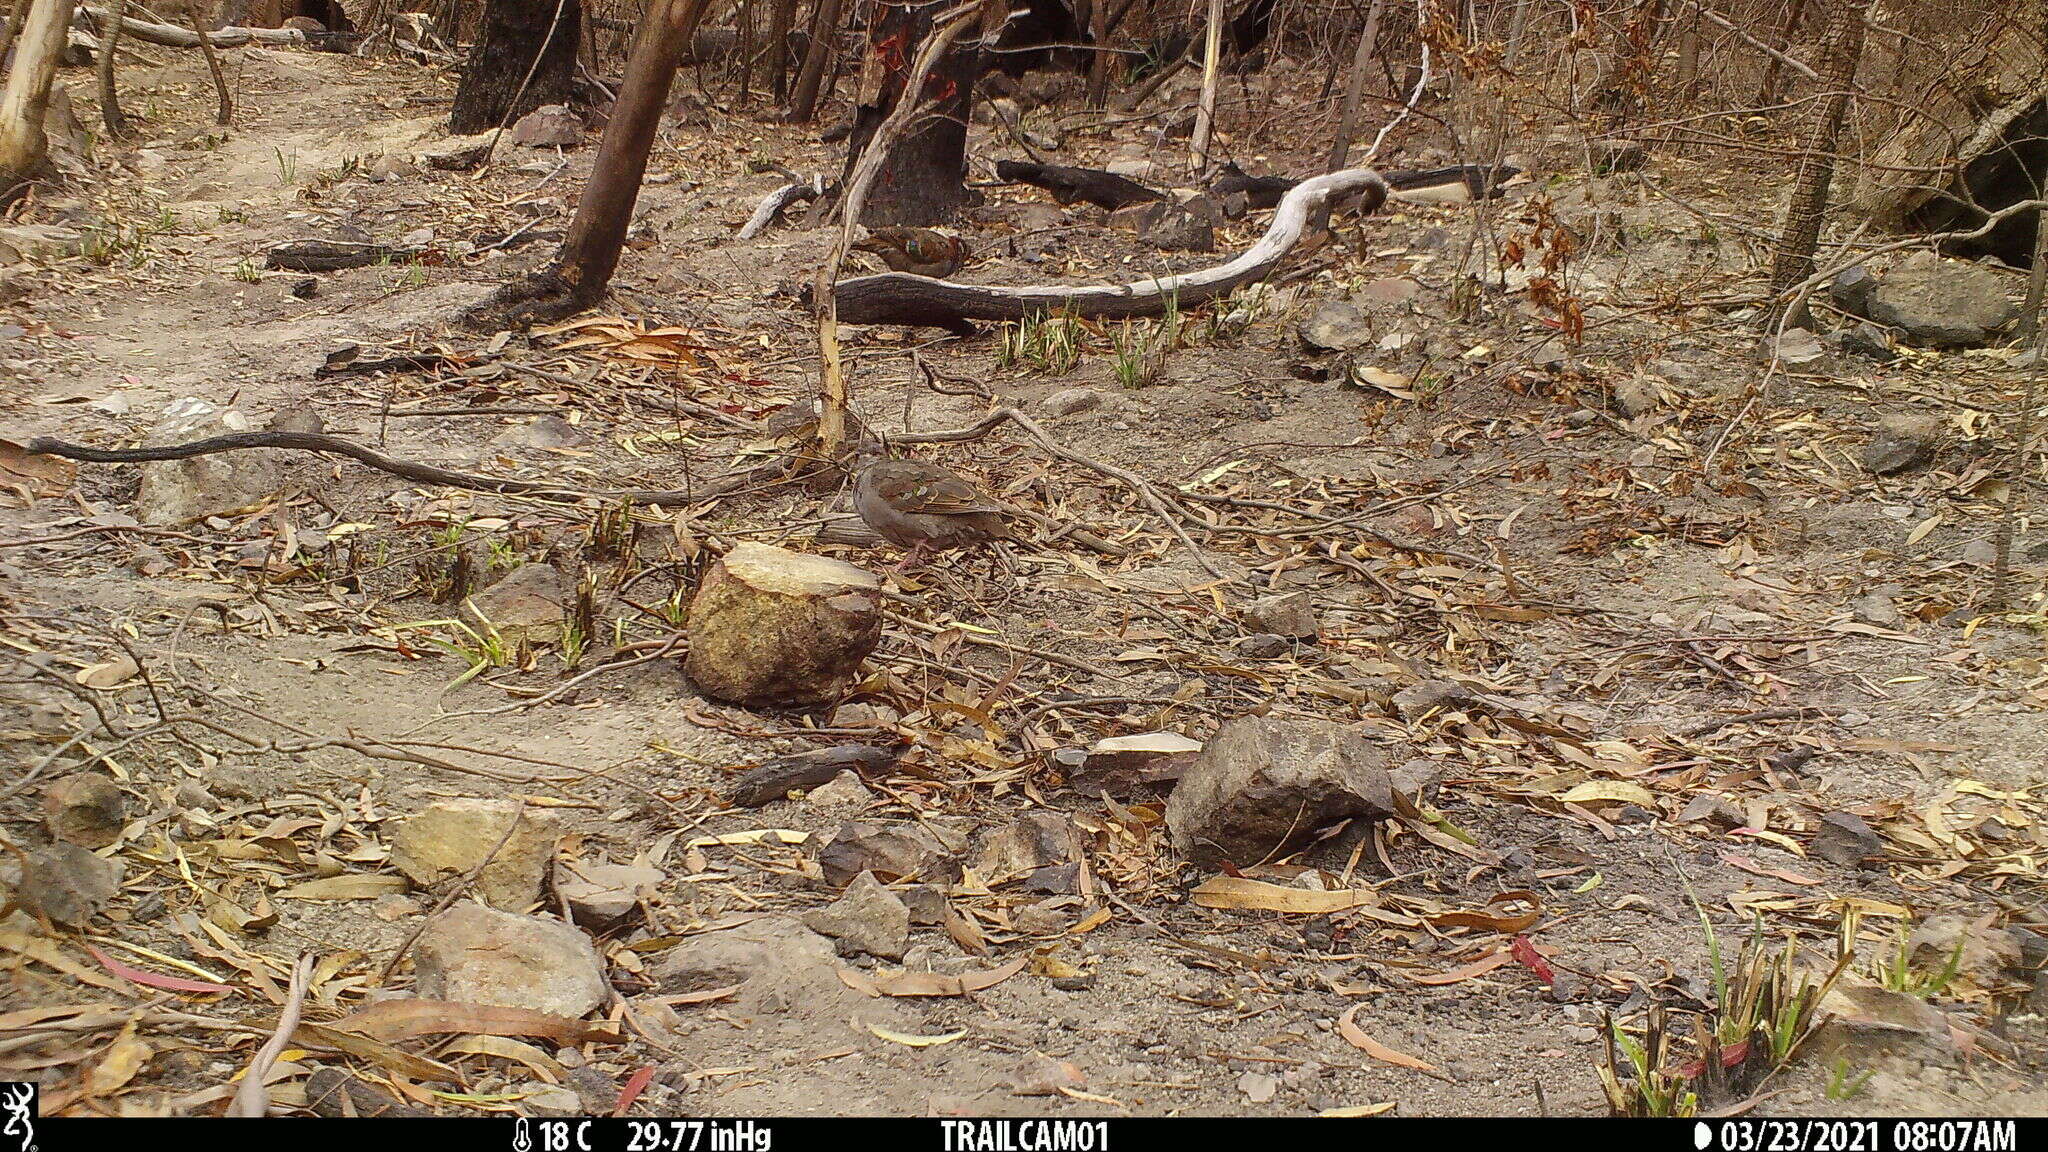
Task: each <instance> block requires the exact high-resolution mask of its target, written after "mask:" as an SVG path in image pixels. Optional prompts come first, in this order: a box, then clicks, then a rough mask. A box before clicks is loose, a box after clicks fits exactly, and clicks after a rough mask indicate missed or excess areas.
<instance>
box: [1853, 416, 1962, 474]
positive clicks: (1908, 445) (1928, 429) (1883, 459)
mask: <svg viewBox="0 0 2048 1152" xmlns="http://www.w3.org/2000/svg"><path fill="white" fill-rule="evenodd" d="M1941 427H1942V425H1941V418H1940V417H1938V416H1888V417H1886V418H1885V419H1884V420H1883V421H1881V422H1880V423H1879V424H1878V429H1877V433H1876V434H1875V435H1873V436H1872V437H1871V438H1870V443H1869V444H1867V445H1865V446H1864V449H1863V454H1862V461H1863V467H1864V468H1865V469H1866V470H1868V471H1870V472H1873V473H1875V474H1877V475H1879V476H1892V475H1896V474H1897V473H1900V472H1910V471H1913V470H1914V469H1917V468H1925V467H1927V466H1928V465H1929V464H1931V463H1933V462H1934V453H1935V449H1936V448H1938V447H1939V446H1940V444H1941Z"/></svg>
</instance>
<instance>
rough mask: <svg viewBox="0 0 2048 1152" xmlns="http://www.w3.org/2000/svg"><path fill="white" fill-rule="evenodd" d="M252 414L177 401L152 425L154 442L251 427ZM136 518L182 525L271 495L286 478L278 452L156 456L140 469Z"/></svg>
mask: <svg viewBox="0 0 2048 1152" xmlns="http://www.w3.org/2000/svg"><path fill="white" fill-rule="evenodd" d="M250 427H251V425H250V421H249V418H248V417H247V416H246V415H245V414H243V413H242V412H241V411H240V410H238V409H235V408H223V407H221V406H219V405H217V404H213V403H210V402H208V401H205V400H201V399H198V398H197V397H192V396H188V397H185V398H184V399H181V400H173V401H172V402H171V403H170V404H169V405H167V406H166V407H165V408H164V414H163V416H162V417H161V418H160V419H159V420H158V421H157V423H156V427H155V428H153V429H151V431H150V434H149V437H148V439H147V441H146V442H147V443H149V444H151V445H164V444H181V443H184V442H186V441H189V440H201V439H204V438H206V437H208V436H221V435H226V434H227V433H230V432H247V431H250ZM141 472H142V483H141V487H140V488H139V489H138V490H137V492H136V495H135V516H136V518H137V519H139V520H141V521H142V522H143V523H145V524H151V525H158V526H162V525H168V524H182V523H185V522H188V521H192V520H197V519H200V518H202V517H206V516H218V515H220V514H222V513H225V512H232V511H234V510H236V509H238V508H246V507H248V506H250V505H252V504H258V503H261V502H262V501H264V500H266V499H268V498H269V497H270V496H271V495H272V494H274V493H276V492H277V490H278V489H280V488H282V487H283V486H284V484H285V480H286V478H287V476H288V474H289V473H288V469H287V467H286V463H285V457H284V455H283V454H282V453H280V452H275V451H270V450H267V449H265V450H257V451H253V452H216V453H214V454H213V455H210V456H193V457H190V458H189V459H185V460H152V461H149V462H148V463H146V464H144V465H143V466H142V469H141Z"/></svg>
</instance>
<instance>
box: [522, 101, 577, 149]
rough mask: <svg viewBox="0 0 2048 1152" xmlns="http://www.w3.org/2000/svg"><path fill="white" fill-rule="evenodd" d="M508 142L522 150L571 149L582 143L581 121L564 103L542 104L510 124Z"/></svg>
mask: <svg viewBox="0 0 2048 1152" xmlns="http://www.w3.org/2000/svg"><path fill="white" fill-rule="evenodd" d="M510 139H511V141H512V143H514V144H516V145H518V146H519V147H521V148H574V147H576V146H577V145H578V144H581V143H583V120H582V118H581V117H579V116H577V115H576V113H574V112H571V111H570V110H569V106H568V105H566V104H543V105H541V106H540V107H538V108H535V109H534V110H533V111H531V112H528V113H527V114H526V115H524V116H521V117H520V118H519V119H518V121H517V122H516V123H514V124H513V125H512V134H511V136H510Z"/></svg>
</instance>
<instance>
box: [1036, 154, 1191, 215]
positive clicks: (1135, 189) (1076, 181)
mask: <svg viewBox="0 0 2048 1152" xmlns="http://www.w3.org/2000/svg"><path fill="white" fill-rule="evenodd" d="M996 179H998V180H1008V181H1011V182H1013V183H1017V184H1030V185H1032V186H1034V187H1038V188H1043V189H1045V190H1046V191H1047V192H1050V193H1052V198H1053V199H1055V200H1057V201H1059V202H1060V203H1062V204H1072V203H1075V202H1076V201H1085V202H1087V203H1089V204H1093V205H1095V206H1096V207H1098V208H1107V209H1108V210H1110V211H1111V212H1114V211H1116V210H1117V209H1119V208H1128V207H1130V206H1131V205H1133V204H1148V203H1150V202H1152V201H1154V200H1164V199H1166V193H1164V192H1160V191H1157V190H1155V189H1151V188H1147V187H1145V186H1144V185H1143V184H1140V183H1138V182H1137V181H1135V180H1128V179H1125V178H1124V177H1122V176H1119V175H1117V174H1116V173H1114V172H1103V171H1099V170H1097V169H1094V168H1068V167H1064V166H1062V165H1059V164H1032V163H1028V162H1026V161H1023V160H998V161H996Z"/></svg>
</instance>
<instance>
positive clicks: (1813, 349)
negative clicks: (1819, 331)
mask: <svg viewBox="0 0 2048 1152" xmlns="http://www.w3.org/2000/svg"><path fill="white" fill-rule="evenodd" d="M1773 355H1775V356H1776V357H1777V358H1778V359H1779V360H1782V361H1784V362H1785V363H1787V364H1790V365H1792V366H1793V367H1795V368H1796V367H1798V366H1800V365H1802V364H1811V363H1813V362H1814V361H1816V360H1818V359H1820V358H1821V357H1823V356H1825V355H1827V349H1825V348H1823V347H1821V344H1820V337H1818V336H1815V335H1814V334H1813V333H1812V332H1809V331H1807V330H1806V329H1804V328H1788V329H1786V330H1785V331H1783V332H1781V333H1779V334H1778V338H1777V341H1776V345H1775V347H1774V349H1773Z"/></svg>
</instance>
